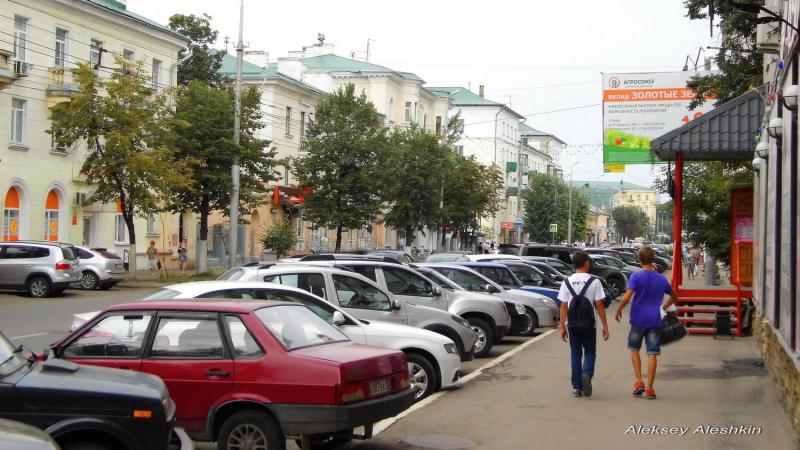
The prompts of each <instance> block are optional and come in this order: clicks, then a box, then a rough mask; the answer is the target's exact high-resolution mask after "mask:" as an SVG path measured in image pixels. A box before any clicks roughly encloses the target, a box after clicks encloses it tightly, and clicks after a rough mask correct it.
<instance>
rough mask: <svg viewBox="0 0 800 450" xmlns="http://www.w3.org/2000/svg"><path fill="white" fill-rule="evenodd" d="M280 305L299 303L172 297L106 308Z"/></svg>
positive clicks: (254, 307)
mask: <svg viewBox="0 0 800 450" xmlns="http://www.w3.org/2000/svg"><path fill="white" fill-rule="evenodd" d="M279 305H292V306H296V305H298V304H297V303H293V302H281V301H274V300H258V301H241V300H237V301H231V300H225V299H204V300H198V299H196V298H195V299H171V300H164V301H161V300H159V301H152V302H136V303H120V304H118V305H113V306H110V307H108V308H106V309H105V311H148V310H153V309H157V310H169V311H201V312H230V313H244V314H247V313H250V312H252V311H255V310H257V309H261V308H265V307H270V306H279Z"/></svg>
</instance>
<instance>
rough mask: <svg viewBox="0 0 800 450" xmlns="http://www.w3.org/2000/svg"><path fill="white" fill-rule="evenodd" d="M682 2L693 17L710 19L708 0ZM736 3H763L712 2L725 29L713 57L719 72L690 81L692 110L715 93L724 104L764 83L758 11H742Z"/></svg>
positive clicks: (745, 0)
mask: <svg viewBox="0 0 800 450" xmlns="http://www.w3.org/2000/svg"><path fill="white" fill-rule="evenodd" d="M683 3H684V6H686V9H687V16H688V17H689V18H690V19H693V20H704V19H708V18H709V10H708V5H709V3H710V2H709V0H684V2H683ZM733 3H750V4H754V5H760V4H761V1H753V0H716V1H715V2H713V3H711V4H712V5H713V8H714V14H715V17H717V18H719V20H720V22H719V23H720V31H721V32H722V42H721V44H720V46H719V50H718V51H717V54H716V56H715V57H714V60H715V62H716V63H717V66H718V67H719V72H718V73H714V74H709V75H696V76H694V77H693V78H692V79H691V80H690V81H689V83H688V84H687V86H688V87H689V88H691V89H692V90H694V93H695V98H694V100H693V101H692V104H691V105H690V109H692V108H695V107H697V106H698V105H701V104H703V103H704V102H705V97H706V96H709V95H716V96H717V104H722V103H725V102H727V101H728V100H731V99H733V98H735V97H737V96H739V95H741V94H743V93H744V92H747V90H748V89H750V88H753V87H757V86H760V85H761V83H762V80H763V77H762V71H763V55H762V54H761V53H760V52H759V51H758V50H757V49H756V45H755V43H756V25H757V24H758V22H757V20H758V13H755V12H746V11H742V10H741V9H738V8H736V7H735V6H733Z"/></svg>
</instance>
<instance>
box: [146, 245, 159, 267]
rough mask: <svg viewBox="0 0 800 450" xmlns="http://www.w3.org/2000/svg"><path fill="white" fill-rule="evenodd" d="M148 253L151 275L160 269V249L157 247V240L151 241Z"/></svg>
mask: <svg viewBox="0 0 800 450" xmlns="http://www.w3.org/2000/svg"><path fill="white" fill-rule="evenodd" d="M144 253H145V255H147V267H149V268H150V275H155V274H156V270H158V268H159V267H158V249H156V241H150V246H149V247H147V250H145V252H144Z"/></svg>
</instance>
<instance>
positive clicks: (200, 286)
mask: <svg viewBox="0 0 800 450" xmlns="http://www.w3.org/2000/svg"><path fill="white" fill-rule="evenodd" d="M234 288H240V289H279V290H287V291H292V292H304V293H306V294H308V291H304V290H302V289H297V288H293V287H291V286H286V285H283V284H277V283H265V282H263V281H238V280H209V281H189V282H186V283H175V284H170V285H167V286H164V287H162V288H161V289H172V290H174V291H179V292H181V293H189V292H205V291H208V290H212V289H213V290H217V289H234Z"/></svg>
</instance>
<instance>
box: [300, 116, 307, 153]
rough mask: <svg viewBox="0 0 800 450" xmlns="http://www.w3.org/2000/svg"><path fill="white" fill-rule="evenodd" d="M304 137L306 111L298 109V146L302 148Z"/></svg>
mask: <svg viewBox="0 0 800 450" xmlns="http://www.w3.org/2000/svg"><path fill="white" fill-rule="evenodd" d="M305 137H306V112H305V111H300V148H303V141H304V140H305Z"/></svg>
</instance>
